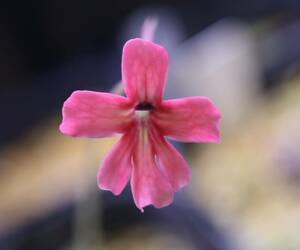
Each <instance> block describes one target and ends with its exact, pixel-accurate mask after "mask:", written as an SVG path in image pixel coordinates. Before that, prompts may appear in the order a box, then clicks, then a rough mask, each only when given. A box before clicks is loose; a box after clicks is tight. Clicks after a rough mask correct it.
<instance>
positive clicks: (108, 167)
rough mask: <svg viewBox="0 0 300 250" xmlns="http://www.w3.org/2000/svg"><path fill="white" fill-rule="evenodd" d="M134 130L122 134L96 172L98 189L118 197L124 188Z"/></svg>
mask: <svg viewBox="0 0 300 250" xmlns="http://www.w3.org/2000/svg"><path fill="white" fill-rule="evenodd" d="M134 132H135V131H134V130H133V129H132V130H131V131H130V132H128V133H126V134H124V135H123V136H122V138H121V139H120V141H119V142H118V143H117V144H116V145H115V146H114V147H113V149H112V150H111V152H110V153H109V154H108V156H107V157H106V158H105V159H104V161H103V164H102V166H101V167H100V169H99V171H98V176H97V181H98V186H99V188H100V189H103V190H109V191H111V192H112V193H113V194H115V195H119V194H120V193H121V192H122V191H123V189H124V188H125V186H126V184H127V182H128V180H129V177H130V172H131V156H132V149H133V146H134V144H135V142H134V138H135V136H134Z"/></svg>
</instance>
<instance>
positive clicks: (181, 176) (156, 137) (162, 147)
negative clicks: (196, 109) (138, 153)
mask: <svg viewBox="0 0 300 250" xmlns="http://www.w3.org/2000/svg"><path fill="white" fill-rule="evenodd" d="M151 140H152V143H153V145H154V149H155V154H156V156H157V160H158V163H159V166H160V169H161V171H162V172H163V174H164V175H165V176H166V177H167V179H168V180H169V183H170V184H171V185H172V187H173V189H174V191H175V192H177V191H179V190H180V189H181V188H182V187H184V186H185V185H187V184H188V183H189V181H190V170H189V167H188V164H187V163H186V161H185V160H184V158H183V157H182V156H181V154H180V153H179V152H178V151H177V150H176V149H175V148H174V147H173V146H172V145H171V144H170V143H169V142H167V141H166V140H165V138H164V137H163V136H162V135H160V134H159V133H158V131H157V130H156V129H151Z"/></svg>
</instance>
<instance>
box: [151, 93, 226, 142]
mask: <svg viewBox="0 0 300 250" xmlns="http://www.w3.org/2000/svg"><path fill="white" fill-rule="evenodd" d="M220 118H221V115H220V112H219V111H218V109H217V108H216V106H215V105H214V104H213V103H212V102H211V101H210V100H209V99H208V98H207V97H188V98H181V99H173V100H167V101H164V102H162V104H161V105H160V107H159V108H158V109H157V110H155V111H154V112H153V113H152V120H153V123H154V124H156V126H157V127H158V129H159V131H160V132H161V134H162V135H164V136H168V137H171V138H173V139H175V140H178V141H184V142H213V143H219V142H220V129H219V122H220Z"/></svg>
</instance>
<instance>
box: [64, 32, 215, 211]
mask: <svg viewBox="0 0 300 250" xmlns="http://www.w3.org/2000/svg"><path fill="white" fill-rule="evenodd" d="M167 70H168V54H167V51H166V50H165V49H164V48H163V47H161V46H159V45H157V44H155V43H153V42H150V41H146V40H144V39H139V38H137V39H132V40H129V41H128V42H127V43H126V44H125V46H124V48H123V58H122V82H123V84H124V91H125V94H126V97H123V96H119V95H115V94H110V93H102V92H92V91H75V92H73V93H72V95H71V96H70V97H69V98H68V99H67V100H66V101H65V103H64V106H63V121H62V123H61V125H60V131H61V132H62V133H64V134H66V135H70V136H75V137H93V138H94V137H106V136H111V135H113V134H115V133H120V134H122V137H121V139H120V140H119V142H118V143H117V144H116V145H115V146H114V148H113V149H112V151H111V152H110V153H109V155H108V156H107V157H106V158H105V159H104V161H103V163H102V166H101V167H100V169H99V172H98V186H99V188H101V189H103V190H110V191H111V192H112V193H114V194H115V195H119V194H120V193H121V192H122V191H123V189H124V188H125V186H126V184H127V183H128V181H129V180H130V184H131V189H132V194H133V198H134V202H135V204H136V206H137V207H138V208H139V209H141V210H142V211H143V207H145V206H148V205H151V204H152V205H154V206H155V207H156V208H161V207H165V206H167V205H169V204H170V203H172V201H173V196H174V193H175V192H177V191H178V190H180V189H181V188H182V187H184V186H185V185H186V184H187V183H188V182H189V180H190V173H189V168H188V165H187V163H186V162H185V160H184V159H183V157H182V156H181V155H180V154H179V153H178V152H177V150H176V149H175V148H174V147H173V146H172V145H171V144H170V143H169V142H168V141H167V140H166V139H165V137H169V138H172V139H174V140H177V141H184V142H212V143H218V142H219V140H220V134H219V120H220V113H219V111H218V110H217V108H216V107H215V106H214V104H213V103H212V102H211V101H210V100H209V99H208V98H207V97H200V96H198V97H188V98H182V99H173V100H162V96H163V92H164V86H165V81H166V76H167Z"/></svg>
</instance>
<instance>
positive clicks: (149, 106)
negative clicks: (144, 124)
mask: <svg viewBox="0 0 300 250" xmlns="http://www.w3.org/2000/svg"><path fill="white" fill-rule="evenodd" d="M153 108H154V107H153V106H152V104H151V103H148V102H141V103H139V104H138V105H136V106H135V110H141V111H142V110H145V111H146V110H152V109H153Z"/></svg>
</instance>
